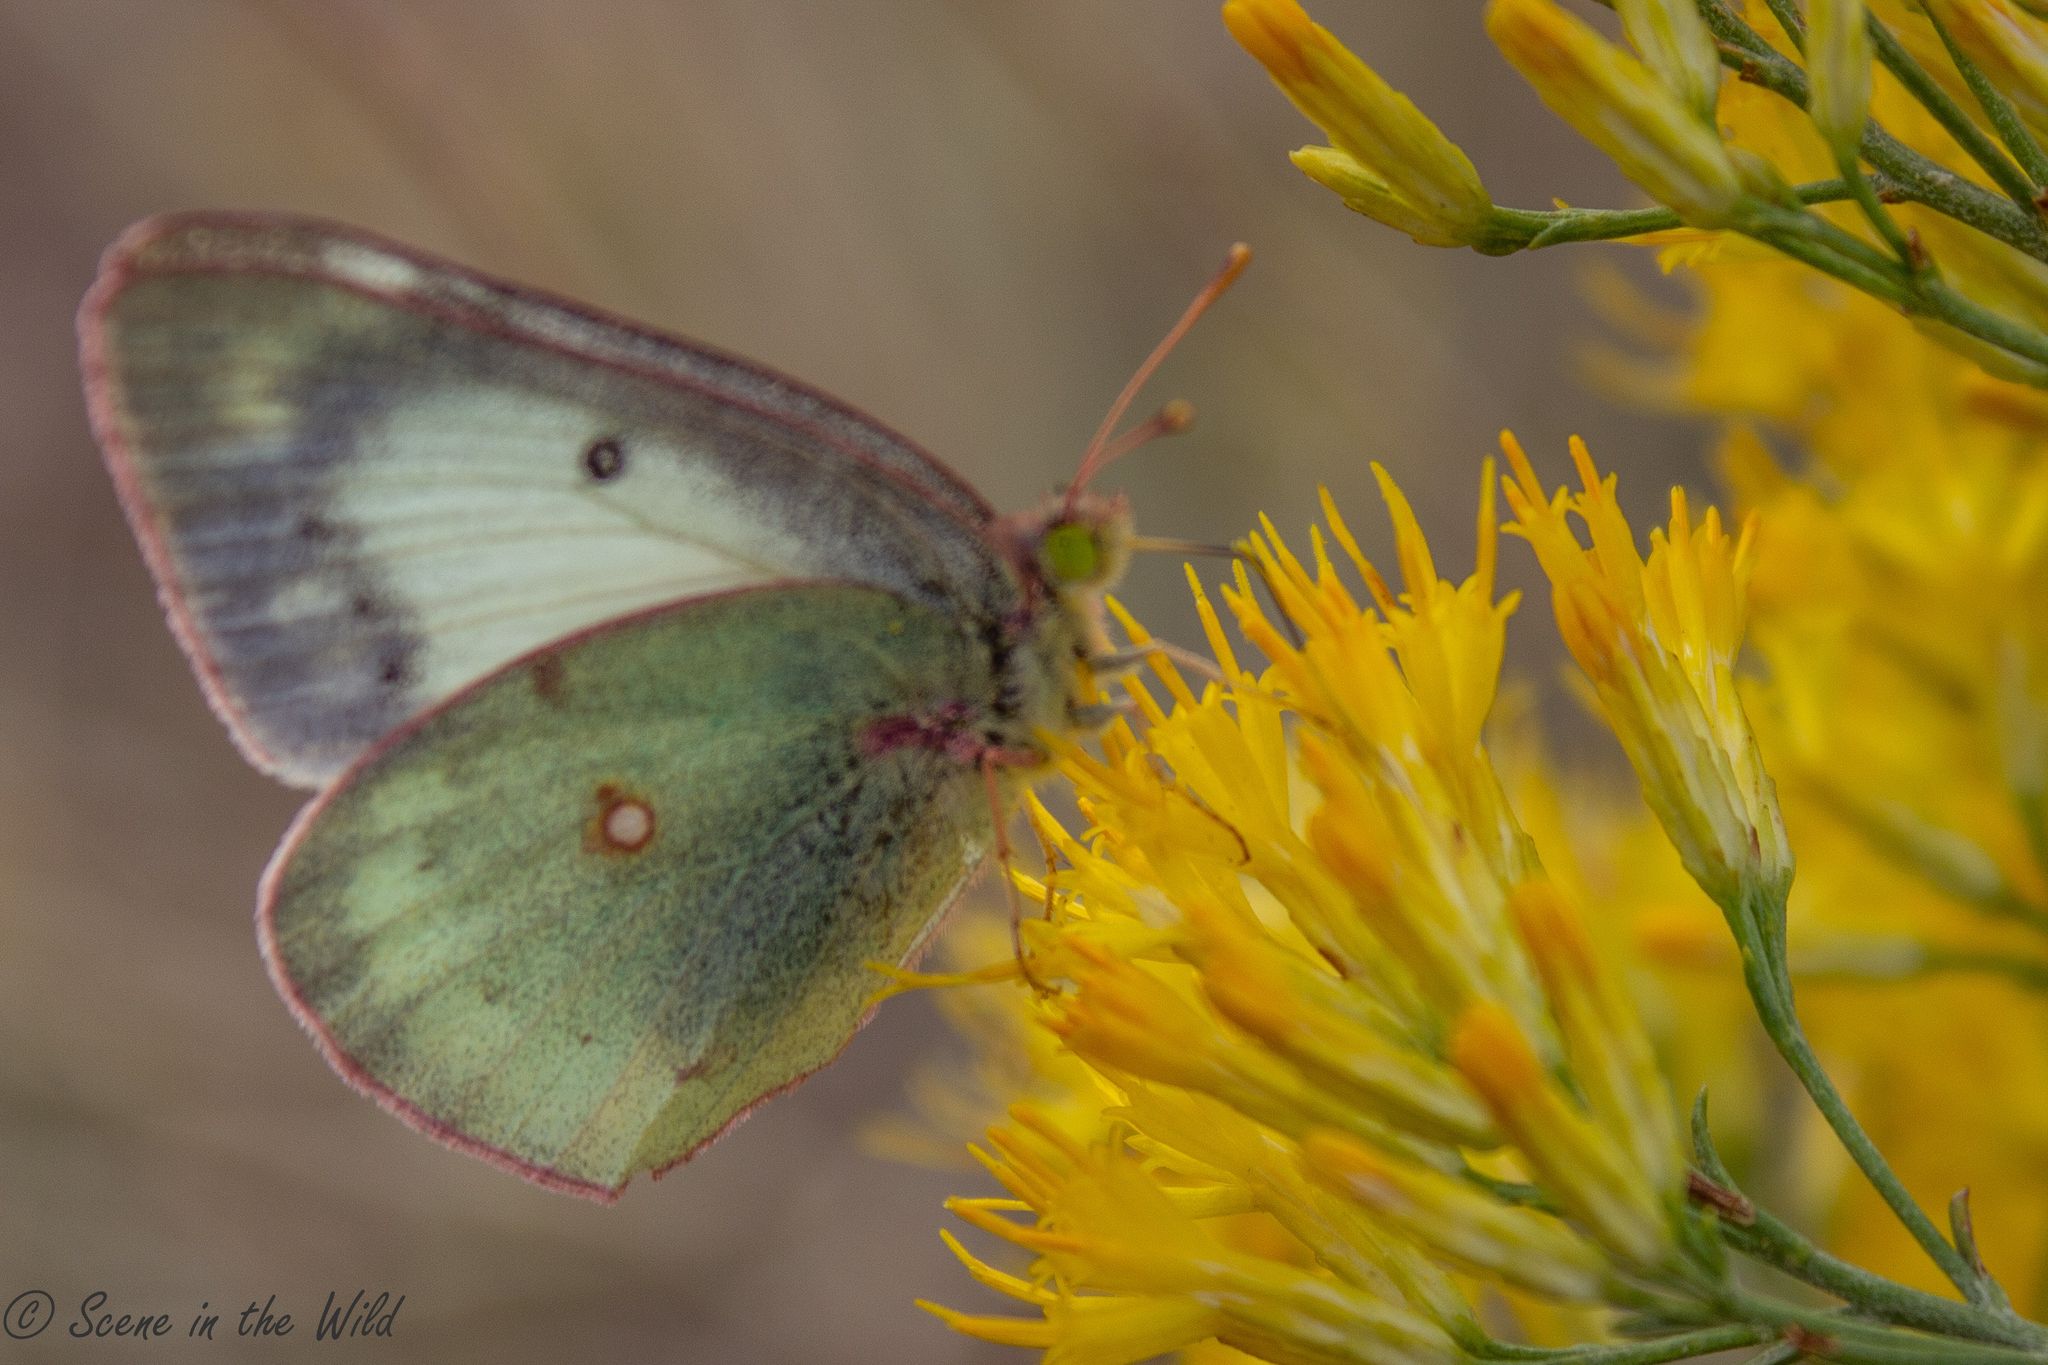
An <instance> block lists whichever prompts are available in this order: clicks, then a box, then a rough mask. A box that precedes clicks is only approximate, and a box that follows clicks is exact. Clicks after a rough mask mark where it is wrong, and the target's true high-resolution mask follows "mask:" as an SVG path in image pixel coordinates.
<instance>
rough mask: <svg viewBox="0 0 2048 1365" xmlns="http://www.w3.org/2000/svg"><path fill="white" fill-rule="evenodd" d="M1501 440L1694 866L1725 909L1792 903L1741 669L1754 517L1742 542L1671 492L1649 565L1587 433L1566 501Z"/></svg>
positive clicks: (1605, 702) (1662, 813)
mask: <svg viewBox="0 0 2048 1365" xmlns="http://www.w3.org/2000/svg"><path fill="white" fill-rule="evenodd" d="M1502 444H1503V446H1504V448H1505V449H1506V451H1507V454H1508V459H1509V462H1510V463H1511V464H1512V466H1513V468H1514V476H1513V478H1512V479H1511V480H1510V481H1509V482H1508V484H1507V495H1508V503H1509V506H1510V507H1511V508H1512V509H1513V511H1514V513H1515V519H1516V520H1515V529H1516V530H1517V531H1518V532H1519V533H1520V534H1521V535H1522V536H1523V537H1524V538H1525V539H1527V540H1528V542H1529V544H1530V546H1531V547H1532V548H1534V549H1535V551H1536V557H1537V559H1538V561H1539V562H1540V563H1541V564H1542V566H1543V571H1544V573H1545V574H1546V575H1547V576H1548V577H1549V579H1550V583H1551V591H1552V600H1553V602H1554V604H1555V606H1556V609H1557V622H1558V629H1559V631H1560V632H1561V633H1562V634H1563V635H1564V640H1565V645H1566V647H1567V648H1569V649H1570V650H1571V653H1572V657H1573V658H1574V659H1576V660H1577V661H1578V664H1579V666H1580V668H1582V669H1584V670H1585V673H1586V676H1587V677H1588V678H1590V679H1591V680H1592V683H1593V689H1594V692H1595V694H1596V695H1597V696H1598V697H1599V699H1600V704H1601V709H1602V711H1603V713H1604V714H1605V715H1606V718H1607V721H1608V724H1609V725H1610V726H1612V727H1613V729H1614V732H1615V734H1616V735H1617V736H1618V737H1619V738H1620V740H1621V743H1622V748H1623V749H1624V750H1625V751H1626V752H1627V754H1628V757H1629V762H1630V763H1631V764H1633V765H1634V767H1635V770H1636V775H1637V777H1638V778H1639V779H1641V782H1642V785H1643V795H1644V797H1645V798H1646V799H1647V800H1648V802H1649V804H1650V808H1651V809H1652V810H1654V811H1655V812H1656V813H1657V817H1658V818H1659V819H1660V820H1662V821H1663V823H1664V829H1665V833H1666V834H1667V835H1668V836H1669V838H1670V839H1671V842H1672V843H1673V844H1674V845H1675V846H1676V847H1677V849H1678V851H1679V855H1680V857H1682V858H1683V859H1684V860H1685V865H1686V869H1687V871H1689V872H1691V873H1692V875H1693V877H1694V878H1695V879H1696V880H1697V881H1698V882H1699V884H1700V885H1701V887H1702V888H1704V889H1705V890H1706V892H1707V894H1708V895H1710V896H1712V897H1713V898H1714V900H1715V901H1716V902H1718V903H1720V904H1721V905H1723V906H1730V905H1733V904H1734V903H1735V902H1737V901H1738V900H1740V899H1741V898H1742V896H1743V895H1745V894H1746V893H1763V894H1765V895H1767V896H1774V897H1778V898H1782V896H1783V894H1784V891H1785V888H1786V887H1787V886H1788V885H1789V884H1790V882H1791V877H1792V853H1791V849H1790V848H1789V847H1788V846H1787V844H1786V841H1785V826H1784V820H1783V818H1782V816H1781V815H1780V814H1779V810H1778V798H1777V792H1776V789H1775V787H1774V786H1773V785H1772V783H1771V779H1770V776H1769V774H1768V773H1766V772H1765V771H1764V768H1763V763H1762V760H1761V758H1760V757H1759V756H1758V753H1757V745H1756V739H1755V736H1754V735H1753V734H1752V733H1751V731H1750V727H1749V719H1748V717H1747V716H1746V715H1744V713H1743V709H1742V703H1741V700H1740V699H1739V697H1738V696H1737V692H1736V686H1735V674H1734V662H1735V653H1736V650H1737V649H1738V648H1739V647H1740V645H1741V643H1742V628H1743V614H1744V611H1745V608H1746V601H1745V599H1746V596H1747V593H1748V587H1749V574H1750V560H1751V554H1752V540H1753V535H1754V529H1753V526H1750V527H1745V528H1744V531H1743V533H1742V535H1741V536H1740V537H1739V538H1736V539H1733V540H1731V539H1730V538H1729V537H1728V535H1727V534H1726V533H1725V532H1724V531H1723V529H1722V527H1721V518H1720V514H1719V513H1718V512H1717V511H1716V510H1715V509H1712V508H1709V509H1708V510H1707V514H1706V516H1705V517H1703V518H1702V519H1701V520H1700V523H1699V524H1698V525H1697V526H1695V525H1694V524H1693V521H1692V517H1691V513H1690V510H1689V509H1688V507H1687V505H1686V498H1685V493H1684V491H1683V490H1682V489H1674V490H1672V494H1671V520H1670V523H1669V526H1668V527H1667V528H1666V529H1665V530H1663V531H1660V532H1653V533H1652V534H1651V537H1650V555H1649V558H1648V559H1647V560H1645V559H1644V558H1643V557H1642V556H1641V555H1640V554H1639V553H1638V552H1637V550H1636V545H1635V535H1634V532H1633V531H1631V530H1630V528H1629V525H1628V522H1627V520H1626V519H1625V518H1624V517H1623V516H1622V514H1621V508H1620V506H1619V505H1618V504H1617V503H1616V502H1615V498H1614V479H1613V477H1612V476H1609V477H1608V478H1607V479H1605V480H1602V479H1601V478H1600V477H1599V475H1598V474H1597V473H1596V472H1595V470H1594V468H1593V462H1592V457H1591V456H1590V455H1588V454H1587V452H1586V448H1585V445H1584V443H1583V442H1581V441H1579V440H1577V439H1576V438H1574V440H1573V441H1572V459H1573V461H1574V462H1575V463H1576V464H1577V466H1578V471H1579V477H1580V480H1581V483H1582V490H1581V491H1580V492H1579V493H1578V494H1576V495H1567V494H1565V493H1564V492H1562V491H1560V492H1559V493H1558V494H1557V495H1556V496H1555V497H1550V496H1547V495H1546V494H1545V492H1544V489H1543V484H1542V482H1541V481H1540V480H1538V478H1537V477H1536V471H1535V469H1534V468H1533V467H1532V466H1531V465H1530V464H1529V460H1528V457H1527V456H1526V455H1524V454H1523V453H1522V448H1521V446H1520V445H1519V444H1517V443H1516V442H1515V440H1514V438H1513V437H1511V436H1505V435H1504V436H1503V437H1502ZM1571 513H1576V514H1577V515H1578V517H1579V518H1580V519H1581V520H1582V521H1583V522H1584V523H1585V525H1586V528H1587V534H1588V536H1589V538H1590V540H1591V542H1592V543H1591V545H1590V546H1588V545H1582V544H1581V543H1580V541H1579V537H1578V534H1577V533H1576V532H1575V531H1573V530H1572V528H1571V526H1570V524H1569V523H1568V521H1567V515H1568V514H1571Z"/></svg>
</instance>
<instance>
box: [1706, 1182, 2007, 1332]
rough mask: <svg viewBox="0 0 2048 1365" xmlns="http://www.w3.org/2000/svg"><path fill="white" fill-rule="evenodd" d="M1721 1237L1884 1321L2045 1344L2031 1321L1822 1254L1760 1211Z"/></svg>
mask: <svg viewBox="0 0 2048 1365" xmlns="http://www.w3.org/2000/svg"><path fill="white" fill-rule="evenodd" d="M1721 1235H1722V1236H1723V1237H1724V1238H1725V1239H1726V1240H1727V1242H1728V1244H1729V1245H1730V1246H1731V1247H1733V1248H1735V1250H1737V1251H1740V1252H1741V1253H1742V1254H1743V1255H1745V1256H1748V1257H1750V1258H1752V1259H1754V1260H1757V1261H1760V1262H1762V1263H1763V1264H1765V1265H1768V1266H1771V1267H1773V1268H1775V1269H1778V1270H1782V1271H1784V1272H1785V1273H1786V1274H1787V1275H1790V1276H1791V1277H1792V1278H1793V1279H1795V1280H1798V1281H1800V1282H1802V1283H1804V1284H1809V1285H1812V1286H1813V1287H1814V1288H1815V1289H1820V1290H1824V1291H1826V1292H1827V1293H1829V1294H1832V1295H1834V1296H1835V1297H1836V1298H1838V1299H1841V1300H1842V1301H1843V1302H1844V1303H1848V1304H1853V1305H1854V1306H1855V1307H1856V1309H1857V1310H1858V1311H1860V1312H1864V1313H1868V1314H1869V1315H1871V1316H1872V1317H1875V1318H1881V1319H1883V1320H1884V1321H1886V1322H1890V1323H1895V1324H1897V1325H1898V1326H1901V1327H1915V1328H1918V1329H1920V1330H1921V1331H1924V1332H1936V1333H1939V1334H1941V1335H1942V1336H1949V1337H1961V1338H1964V1339H1967V1340H1971V1341H1983V1342H1990V1343H1993V1344H1995V1345H2001V1346H2012V1347H2017V1348H2020V1349H2029V1348H2031V1349H2039V1348H2041V1347H2043V1346H2048V1332H2044V1331H2042V1330H2041V1329H2040V1328H2038V1327H2035V1326H2033V1325H2032V1324H2030V1323H2027V1322H2024V1321H2021V1320H2018V1319H2009V1318H2005V1317H2003V1316H2001V1315H1994V1314H1991V1313H1987V1312H1985V1311H1984V1310H1982V1309H1977V1308H1972V1307H1971V1306H1970V1305H1969V1304H1966V1303H1957V1302H1956V1301H1955V1300H1954V1299H1945V1298H1942V1297H1941V1296H1940V1295H1938V1294H1929V1293H1927V1292H1926V1291H1925V1290H1920V1289H1914V1288H1912V1287H1911V1286H1909V1285H1903V1284H1899V1283H1897V1282H1896V1281H1893V1280H1888V1279H1886V1278H1884V1277H1883V1276H1882V1275H1877V1274H1873V1273H1872V1272H1870V1271H1868V1270H1865V1269H1863V1268H1862V1267H1861V1266H1858V1265H1853V1264H1851V1263H1850V1262H1848V1261H1845V1260H1843V1259H1841V1258H1840V1257H1839V1256H1831V1255H1829V1254H1828V1253H1827V1252H1825V1251H1822V1250H1821V1249H1820V1248H1819V1247H1816V1246H1815V1245H1814V1244H1813V1243H1812V1242H1809V1241H1808V1240H1807V1239H1806V1238H1804V1237H1802V1236H1800V1235H1799V1233H1797V1232H1796V1231H1794V1230H1793V1229H1792V1228H1791V1227H1789V1226H1787V1225H1786V1224H1785V1223H1783V1222H1782V1221H1780V1220H1779V1219H1778V1218H1777V1217H1776V1216H1775V1215H1773V1214H1770V1213H1768V1212H1766V1211H1765V1210H1763V1209H1758V1210H1757V1211H1756V1221H1755V1222H1754V1223H1751V1224H1750V1225H1749V1226H1747V1227H1741V1226H1737V1225H1736V1224H1733V1223H1724V1224H1722V1225H1721Z"/></svg>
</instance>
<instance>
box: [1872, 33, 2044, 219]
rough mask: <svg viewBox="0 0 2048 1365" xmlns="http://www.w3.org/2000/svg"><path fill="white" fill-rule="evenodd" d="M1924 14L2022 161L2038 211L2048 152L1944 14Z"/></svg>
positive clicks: (2029, 198) (2031, 200)
mask: <svg viewBox="0 0 2048 1365" xmlns="http://www.w3.org/2000/svg"><path fill="white" fill-rule="evenodd" d="M1922 13H1924V14H1925V15H1926V16H1927V22H1928V23H1930V24H1932V25H1934V31H1935V33H1936V34H1937V35H1938V36H1939V37H1940V38H1941V45H1942V46H1943V47H1945V48H1947V49H1948V56H1949V60H1950V61H1952V62H1954V63H1955V67H1956V70H1957V72H1959V73H1960V74H1961V75H1962V78H1963V83H1964V84H1965V85H1967V86H1969V87H1970V93H1971V94H1972V95H1974V96H1975V97H1976V99H1977V105H1978V107H1979V108H1981V109H1983V111H1984V116H1985V117H1986V118H1988V119H1990V120H1991V126H1992V128H1993V129H1994V130H1995V131H1996V132H1997V133H1998V140H1999V141H2000V142H2003V143H2004V144H2005V146H2006V150H2008V151H2010V152H2011V153H2012V154H2013V159H2014V160H2016V161H2018V162H2019V163H2020V169H2021V170H2023V171H2025V172H2026V177H2027V180H2028V182H2029V188H2030V189H2031V190H2032V191H2034V193H2032V194H2029V195H2028V196H2027V202H2028V203H2029V204H2031V205H2033V206H2034V207H2035V208H2036V209H2037V210H2038V208H2039V207H2040V205H2039V201H2038V198H2037V196H2038V194H2039V192H2040V188H2041V186H2043V185H2048V153H2043V152H2042V150H2041V144H2040V143H2038V142H2036V141H2035V140H2034V135H2033V134H2032V133H2030V132H2028V131H2027V126H2026V124H2024V123H2022V122H2020V116H2019V114H2018V113H2017V112H2016V111H2015V110H2014V109H2013V107H2012V101H2011V100H2009V99H2007V98H2006V97H2005V96H2004V95H2003V94H2002V93H2000V91H1999V89H1998V87H1997V86H1995V85H1993V84H1992V83H1991V82H1990V80H1988V79H1987V78H1986V77H1985V75H1984V72H1983V69H1982V68H1980V67H1979V66H1978V65H1977V63H1976V62H1974V61H1972V60H1970V54H1969V53H1967V52H1965V51H1963V49H1962V48H1961V47H1959V46H1957V44H1956V40H1955V37H1954V36H1953V35H1952V34H1950V33H1949V31H1948V25H1947V24H1944V23H1942V22H1941V16H1940V15H1939V14H1937V13H1935V11H1934V10H1932V9H1923V10H1922ZM1873 22H1874V21H1873Z"/></svg>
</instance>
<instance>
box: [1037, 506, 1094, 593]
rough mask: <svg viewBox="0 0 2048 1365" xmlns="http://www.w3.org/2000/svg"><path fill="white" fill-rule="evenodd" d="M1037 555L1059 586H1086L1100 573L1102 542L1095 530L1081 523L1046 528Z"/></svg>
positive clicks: (1067, 523)
mask: <svg viewBox="0 0 2048 1365" xmlns="http://www.w3.org/2000/svg"><path fill="white" fill-rule="evenodd" d="M1040 553H1041V554H1042V555H1043V556H1044V559H1045V567H1046V571H1047V572H1048V573H1050V574H1051V575H1052V577H1053V578H1054V579H1055V580H1057V581H1059V582H1061V583H1088V582H1092V581H1093V580H1094V579H1096V578H1098V577H1100V576H1101V574H1102V541H1101V539H1100V538H1099V537H1098V536H1097V535H1096V534H1095V528H1094V527H1093V526H1089V525H1087V524H1085V523H1083V522H1078V521H1066V522H1061V523H1059V524H1057V525H1054V526H1049V527H1047V528H1046V531H1045V541H1044V545H1043V548H1042V549H1041V551H1040Z"/></svg>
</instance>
